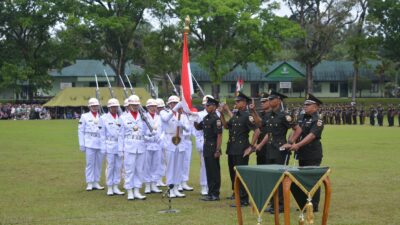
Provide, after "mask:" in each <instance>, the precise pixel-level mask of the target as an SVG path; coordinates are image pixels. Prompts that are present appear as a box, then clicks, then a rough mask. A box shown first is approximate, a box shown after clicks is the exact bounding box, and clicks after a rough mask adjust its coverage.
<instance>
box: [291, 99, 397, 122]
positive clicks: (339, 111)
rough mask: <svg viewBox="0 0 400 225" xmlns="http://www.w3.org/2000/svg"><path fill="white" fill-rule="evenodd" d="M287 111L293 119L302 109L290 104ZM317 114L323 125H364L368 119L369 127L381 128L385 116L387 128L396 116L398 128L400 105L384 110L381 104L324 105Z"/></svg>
mask: <svg viewBox="0 0 400 225" xmlns="http://www.w3.org/2000/svg"><path fill="white" fill-rule="evenodd" d="M287 110H288V112H289V113H290V114H291V115H292V116H293V117H294V118H297V117H298V116H299V115H300V113H301V112H302V110H303V108H302V106H301V105H298V106H296V105H294V104H291V105H290V106H289V107H288V109H287ZM319 113H320V114H321V115H322V120H323V121H324V123H325V124H332V125H346V124H347V125H356V124H359V125H364V124H366V118H368V119H369V124H370V125H371V126H375V125H378V126H383V125H384V118H385V116H386V119H387V124H388V126H389V127H392V126H394V125H395V124H394V119H395V117H396V116H397V117H398V123H399V124H398V126H400V105H399V106H398V107H397V108H396V107H395V106H394V105H393V104H388V105H387V107H386V109H385V107H383V106H382V105H381V104H378V105H376V106H375V105H371V106H370V107H369V108H366V107H364V106H356V105H355V104H326V105H324V107H321V108H320V109H319Z"/></svg>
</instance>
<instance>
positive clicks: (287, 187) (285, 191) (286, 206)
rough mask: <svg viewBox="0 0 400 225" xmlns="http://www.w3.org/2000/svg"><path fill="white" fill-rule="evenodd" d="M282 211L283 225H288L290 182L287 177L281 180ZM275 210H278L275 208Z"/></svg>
mask: <svg viewBox="0 0 400 225" xmlns="http://www.w3.org/2000/svg"><path fill="white" fill-rule="evenodd" d="M282 183H283V184H282V185H283V211H284V215H285V216H284V221H285V225H290V186H291V185H292V181H291V180H290V178H289V177H288V176H285V178H283V182H282ZM275 210H279V208H276V209H275Z"/></svg>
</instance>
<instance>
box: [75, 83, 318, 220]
mask: <svg viewBox="0 0 400 225" xmlns="http://www.w3.org/2000/svg"><path fill="white" fill-rule="evenodd" d="M285 98H286V96H285V95H283V94H280V93H278V92H276V91H270V92H269V93H264V94H263V95H262V98H261V108H262V111H261V112H257V111H256V106H255V105H254V102H253V101H252V100H251V99H250V98H249V97H247V96H246V95H244V94H243V93H241V92H239V94H238V95H237V97H236V98H235V106H234V108H233V109H232V110H230V109H229V107H228V105H227V104H220V103H219V102H218V100H216V99H214V98H213V97H212V96H210V95H206V96H205V97H204V98H203V102H202V104H203V106H204V110H202V111H200V112H191V111H190V110H189V109H188V107H187V104H186V103H185V102H184V101H181V100H180V98H179V97H178V96H175V95H172V96H170V97H169V98H168V100H167V103H166V105H165V103H164V101H163V100H162V99H148V100H147V102H146V108H147V110H144V109H143V107H142V106H141V103H140V99H139V97H138V96H137V95H131V96H130V97H129V98H128V99H126V100H125V102H124V105H123V106H124V108H125V110H124V111H123V110H122V109H121V107H120V104H119V102H118V100H117V99H114V98H112V99H110V100H109V101H108V104H107V108H108V113H104V114H103V115H100V112H99V110H100V109H101V107H100V104H99V101H98V100H97V99H96V98H91V99H89V104H88V107H89V109H90V111H89V112H87V113H84V114H82V116H81V118H80V120H79V126H78V137H79V146H80V150H81V151H82V152H84V153H85V155H86V168H85V174H86V183H87V186H86V190H87V191H92V190H95V189H98V190H102V189H104V187H103V186H101V185H100V183H99V182H100V177H101V171H102V168H101V167H102V162H103V158H104V157H105V158H106V162H107V168H106V185H107V195H110V196H111V195H123V194H124V192H123V191H121V190H120V189H119V185H120V184H121V180H122V179H123V180H124V182H123V188H124V189H125V190H126V192H127V199H128V200H134V199H139V200H143V199H146V194H151V193H161V192H162V191H161V190H160V189H159V187H160V186H167V187H168V193H167V194H168V196H169V197H170V198H177V197H185V194H184V193H183V192H182V191H192V190H193V188H192V187H190V186H189V185H188V181H189V170H190V163H191V153H192V136H194V137H195V142H196V143H195V144H196V149H197V152H198V153H199V155H200V159H201V166H200V186H201V194H202V195H203V197H202V198H201V200H203V201H218V200H220V187H221V172H220V171H221V170H220V162H219V160H220V156H221V155H222V152H221V145H222V132H223V129H224V128H225V129H227V130H228V131H229V138H228V143H227V148H226V154H227V156H228V157H227V159H228V166H229V172H230V177H231V188H232V191H233V184H234V178H235V170H234V167H235V166H237V165H247V164H248V162H249V157H250V155H251V154H252V153H253V152H256V153H257V164H281V165H287V164H288V163H289V158H290V155H291V153H292V152H294V153H295V156H296V160H298V161H299V165H300V166H319V165H320V164H321V160H322V145H321V142H320V139H321V134H322V130H323V127H324V123H323V121H322V119H321V117H320V114H319V113H318V111H319V106H320V105H321V104H322V102H321V101H320V100H318V99H317V98H316V97H314V96H312V95H308V96H307V99H306V101H305V102H304V105H303V113H301V114H299V115H298V117H297V118H294V117H293V116H291V115H290V114H289V113H288V112H287V111H286V110H285V109H284V108H283V100H284V99H285ZM225 117H227V118H225ZM289 130H292V132H291V133H290V135H289V137H287V132H288V131H289ZM250 131H254V134H253V137H252V139H251V141H249V136H250ZM164 179H165V181H166V184H164V182H163V181H164ZM143 187H144V194H142V193H141V189H142V188H143ZM280 193H282V191H281V192H280ZM228 198H229V199H234V195H232V196H230V197H228ZM279 200H280V201H279V202H280V207H279V212H282V211H283V208H282V203H283V202H282V196H280V199H279ZM310 201H311V199H310ZM312 202H313V205H314V211H318V202H319V193H318V192H317V193H316V195H315V196H314V198H313V199H312ZM240 203H241V206H248V205H249V198H248V195H247V193H246V191H245V190H244V188H243V186H242V185H241V186H240ZM231 206H232V207H235V206H236V205H235V204H232V205H231ZM268 211H270V212H271V213H274V208H273V207H270V208H269V209H268Z"/></svg>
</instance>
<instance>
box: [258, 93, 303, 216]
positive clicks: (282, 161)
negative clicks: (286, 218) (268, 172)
mask: <svg viewBox="0 0 400 225" xmlns="http://www.w3.org/2000/svg"><path fill="white" fill-rule="evenodd" d="M285 98H287V96H286V95H283V94H281V93H279V92H277V91H274V90H270V92H269V96H268V99H269V105H270V107H271V111H270V112H269V114H268V124H265V125H266V127H267V128H266V129H267V131H268V132H269V133H267V134H266V135H265V137H264V139H263V140H262V141H261V143H260V144H258V145H257V146H256V147H255V150H256V151H259V149H261V148H262V147H263V146H264V145H265V144H266V145H267V151H266V164H279V165H287V164H288V163H289V158H290V151H288V150H289V149H288V148H287V147H285V144H287V143H289V144H291V143H293V142H294V141H295V140H296V139H297V138H298V137H299V135H300V133H301V128H300V127H299V125H298V124H297V122H296V121H294V119H293V118H292V116H291V115H289V113H287V112H286V111H285V110H284V109H283V102H282V101H283V99H285ZM289 129H292V130H293V131H294V132H293V133H292V135H291V136H290V138H289V140H287V138H286V136H287V131H288V130H289ZM280 189H281V187H280ZM279 193H280V194H279V211H280V212H283V195H282V194H281V193H283V192H282V191H280V192H279ZM273 210H274V209H273V206H271V208H270V212H271V213H273Z"/></svg>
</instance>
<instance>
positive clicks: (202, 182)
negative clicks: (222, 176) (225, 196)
mask: <svg viewBox="0 0 400 225" xmlns="http://www.w3.org/2000/svg"><path fill="white" fill-rule="evenodd" d="M198 153H199V157H200V185H201V186H207V173H206V165H205V163H204V157H203V151H201V152H198Z"/></svg>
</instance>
